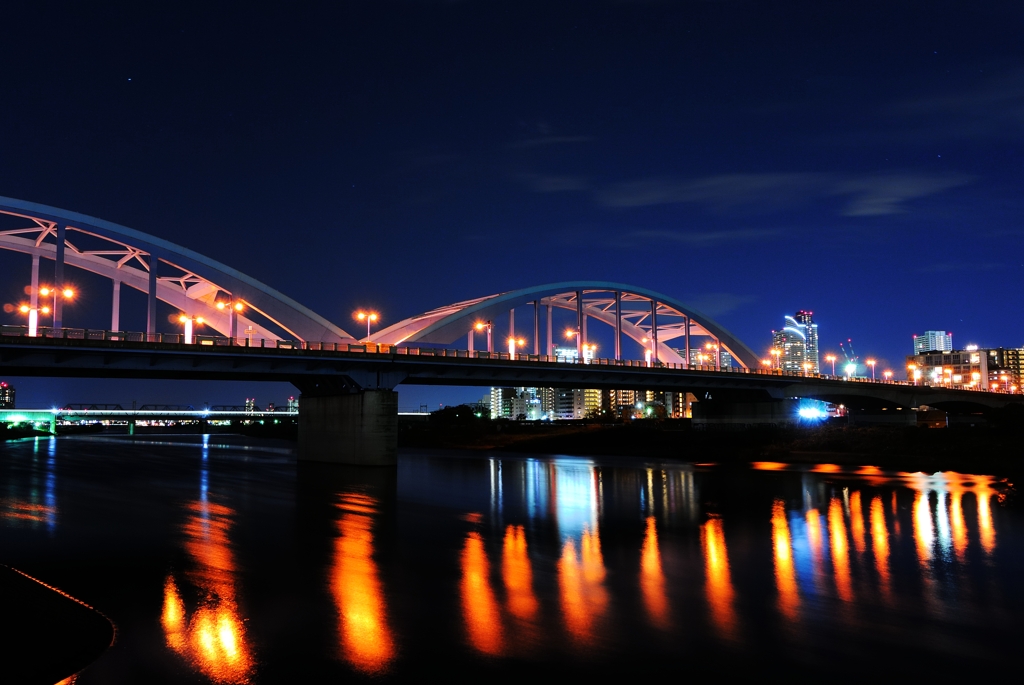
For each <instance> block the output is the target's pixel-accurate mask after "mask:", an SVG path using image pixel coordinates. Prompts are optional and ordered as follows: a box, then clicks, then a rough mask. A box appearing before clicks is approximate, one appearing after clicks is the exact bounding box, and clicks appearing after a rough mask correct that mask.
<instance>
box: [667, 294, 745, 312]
mask: <svg viewBox="0 0 1024 685" xmlns="http://www.w3.org/2000/svg"><path fill="white" fill-rule="evenodd" d="M684 300H685V302H686V304H688V305H690V306H691V307H693V308H694V309H696V310H698V311H700V312H701V313H703V314H707V315H708V316H722V315H723V314H728V313H729V312H732V311H735V310H737V309H739V308H740V307H742V306H743V305H746V304H751V303H753V302H756V301H757V298H756V297H751V296H749V295H734V294H732V293H705V294H703V295H689V296H687V297H686V298H684Z"/></svg>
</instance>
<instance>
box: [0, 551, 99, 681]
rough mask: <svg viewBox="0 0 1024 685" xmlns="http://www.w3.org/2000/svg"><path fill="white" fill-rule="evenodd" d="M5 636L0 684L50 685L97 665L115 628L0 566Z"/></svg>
mask: <svg viewBox="0 0 1024 685" xmlns="http://www.w3.org/2000/svg"><path fill="white" fill-rule="evenodd" d="M0 602H2V606H3V607H4V625H5V628H6V629H5V631H4V632H5V636H4V639H3V640H0V682H4V683H23V684H25V685H32V684H34V683H38V684H39V685H53V683H57V682H60V681H62V680H64V679H65V678H69V677H70V676H73V675H74V674H76V673H78V672H79V671H81V670H82V669H83V668H85V667H86V666H88V665H89V664H90V663H92V662H93V661H95V660H96V658H97V657H99V655H100V654H102V653H103V651H104V650H105V649H106V648H107V647H109V646H110V645H111V644H112V643H113V640H114V626H113V625H112V624H111V623H110V621H108V620H107V619H106V617H104V616H103V614H101V613H99V612H98V611H96V610H95V609H93V608H92V607H90V606H88V605H87V604H84V603H83V602H81V601H79V600H77V599H75V598H73V597H71V596H70V595H68V594H66V593H64V592H61V591H60V590H58V589H56V588H53V587H50V586H48V585H46V584H45V583H44V582H43V581H41V580H37V579H35V578H33V577H31V576H28V575H26V574H24V573H22V572H20V571H18V570H16V569H13V568H11V567H9V566H3V565H0Z"/></svg>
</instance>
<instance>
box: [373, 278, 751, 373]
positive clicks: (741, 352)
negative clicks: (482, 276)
mask: <svg viewBox="0 0 1024 685" xmlns="http://www.w3.org/2000/svg"><path fill="white" fill-rule="evenodd" d="M528 305H532V309H533V312H532V313H533V329H534V336H533V339H534V352H535V353H537V354H540V353H541V349H540V340H541V314H540V312H541V308H546V316H545V318H546V322H545V326H546V329H547V346H548V348H549V349H548V350H545V351H544V352H543V353H544V354H551V349H550V348H551V347H552V346H553V342H554V341H553V337H552V330H551V326H552V324H551V312H552V311H553V310H554V309H567V310H572V311H575V312H576V315H577V330H578V331H579V332H580V334H579V335H578V336H577V345H578V346H579V345H582V344H583V343H585V342H586V340H587V320H588V319H594V320H596V321H601V322H603V323H605V324H608V325H609V326H611V327H613V328H615V329H616V335H615V341H616V344H615V356H616V358H621V348H620V341H621V339H622V334H625V335H626V336H628V337H629V338H631V339H633V340H635V341H636V342H638V343H640V344H641V345H642V346H644V347H648V346H650V348H653V349H657V358H658V360H659V361H661V362H664V363H675V364H684V363H688V362H689V359H686V360H684V356H685V357H687V358H688V357H689V356H690V354H689V352H690V350H691V349H696V346H693V347H691V340H690V339H691V337H695V336H696V337H701V338H710V339H711V340H713V341H714V343H713V344H717V345H718V346H719V348H720V349H723V350H725V351H727V352H728V353H729V354H730V355H732V358H733V359H734V360H736V362H737V363H738V364H739V365H740V366H742V367H744V368H748V369H749V368H757V367H758V366H759V364H760V360H759V358H758V356H757V355H756V354H754V352H753V351H752V350H751V349H750V348H749V347H747V346H746V345H744V344H743V342H742V341H740V340H739V338H737V337H736V336H734V335H733V334H732V333H730V332H729V331H728V330H726V329H725V327H723V326H721V325H720V324H718V323H717V322H715V321H714V320H713V319H712V318H711V317H709V316H706V315H705V314H702V313H701V312H699V311H697V310H696V309H694V308H692V307H689V306H687V305H686V304H684V303H683V302H681V301H679V300H677V299H675V298H673V297H669V296H667V295H663V294H661V293H656V292H654V291H652V290H647V289H646V288H639V287H637V286H632V285H625V284H622V283H607V282H601V281H570V282H564V283H551V284H547V285H539V286H535V287H532V288H524V289H522V290H513V291H510V292H506V293H500V294H497V295H489V296H487V297H480V298H477V299H474V300H466V301H464V302H456V303H455V304H451V305H448V306H445V307H439V308H437V309H434V310H432V311H429V312H426V313H424V314H420V315H418V316H413V317H410V318H408V319H405V320H403V321H399V322H398V323H396V324H393V325H391V326H388V327H387V328H384V329H382V330H380V331H377V332H375V333H374V334H373V335H372V336H371V340H372V341H373V342H376V343H386V344H392V345H399V344H408V345H411V344H413V343H427V344H441V345H449V344H451V343H453V342H455V341H456V340H457V339H458V338H460V337H462V336H470V338H469V339H471V338H472V335H471V331H472V330H473V328H474V326H475V325H476V324H477V323H480V322H492V321H494V320H497V318H498V317H499V316H502V315H505V314H509V316H510V318H514V311H515V309H516V308H517V307H523V306H528ZM510 327H511V328H514V325H513V324H510ZM670 342H675V345H674V346H672V345H669V343H670ZM674 348H675V349H674ZM677 349H679V350H681V351H682V352H683V354H680V353H679V352H677V351H676V350H677Z"/></svg>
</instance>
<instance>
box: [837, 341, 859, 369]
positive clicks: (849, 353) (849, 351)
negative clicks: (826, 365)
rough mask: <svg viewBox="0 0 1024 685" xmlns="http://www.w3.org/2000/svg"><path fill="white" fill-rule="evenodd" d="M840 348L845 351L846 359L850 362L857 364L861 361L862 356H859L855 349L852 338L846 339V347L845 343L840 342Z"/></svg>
mask: <svg viewBox="0 0 1024 685" xmlns="http://www.w3.org/2000/svg"><path fill="white" fill-rule="evenodd" d="M839 349H841V350H842V351H843V356H845V357H846V361H847V362H849V363H850V364H856V363H858V362H859V361H860V358H859V357H858V356H857V353H856V352H854V351H853V339H852V338H847V339H846V346H845V347H844V346H843V343H839Z"/></svg>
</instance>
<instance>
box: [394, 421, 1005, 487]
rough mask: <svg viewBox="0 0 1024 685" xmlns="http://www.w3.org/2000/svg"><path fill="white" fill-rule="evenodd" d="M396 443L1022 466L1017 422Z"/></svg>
mask: <svg viewBox="0 0 1024 685" xmlns="http://www.w3.org/2000/svg"><path fill="white" fill-rule="evenodd" d="M399 445H400V446H402V447H433V448H451V449H476V450H500V451H505V452H520V453H527V454H566V455H579V456H591V455H592V456H635V457H647V458H671V459H681V460H686V461H693V462H700V463H706V462H715V463H736V464H739V463H748V462H752V461H778V462H786V463H822V462H827V463H834V464H858V465H872V466H879V467H886V468H891V469H898V470H906V471H924V472H929V473H930V472H935V471H947V470H949V471H963V472H970V473H985V474H990V475H998V476H1008V477H1012V476H1015V475H1017V474H1019V473H1021V472H1022V471H1024V468H1022V467H1024V450H1022V446H1024V431H1022V430H1021V429H1019V428H1017V427H991V426H987V427H979V428H917V427H913V426H828V425H825V426H818V427H813V428H784V427H764V428H761V427H755V428H747V429H740V430H723V429H700V428H696V427H693V426H691V425H689V424H688V423H683V422H678V423H677V422H672V421H663V422H654V421H652V422H639V421H637V422H632V423H627V424H574V425H565V426H561V425H557V424H554V425H553V424H547V426H536V425H533V426H531V425H524V424H521V423H520V424H517V423H499V422H479V423H474V424H458V425H449V426H438V425H423V426H415V427H410V428H407V429H406V430H404V431H402V433H401V434H400V439H399Z"/></svg>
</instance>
